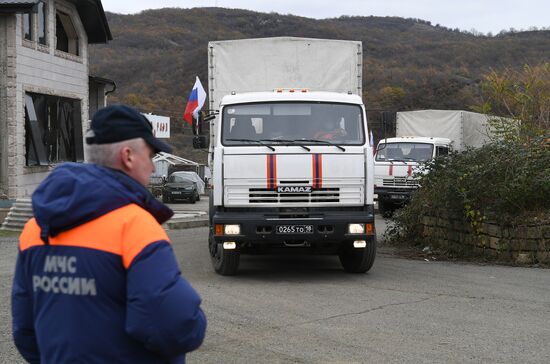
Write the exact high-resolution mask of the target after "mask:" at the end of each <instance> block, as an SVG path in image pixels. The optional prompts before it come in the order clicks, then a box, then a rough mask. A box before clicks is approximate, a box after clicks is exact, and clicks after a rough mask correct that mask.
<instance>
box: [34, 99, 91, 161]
mask: <svg viewBox="0 0 550 364" xmlns="http://www.w3.org/2000/svg"><path fill="white" fill-rule="evenodd" d="M81 120H82V119H81V111H80V100H74V99H68V98H63V97H59V96H49V95H41V94H31V93H27V94H26V95H25V130H26V134H25V135H26V140H25V149H26V164H27V166H33V165H49V164H53V163H58V162H64V161H72V162H82V161H83V160H84V152H83V138H82V121H81Z"/></svg>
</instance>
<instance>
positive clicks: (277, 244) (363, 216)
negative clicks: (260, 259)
mask: <svg viewBox="0 0 550 364" xmlns="http://www.w3.org/2000/svg"><path fill="white" fill-rule="evenodd" d="M274 210H275V209H274ZM353 223H358V224H372V227H373V228H372V232H371V234H367V233H365V234H350V233H349V232H348V225H349V224H353ZM216 224H239V225H240V230H241V231H240V234H239V235H224V234H220V235H215V234H214V240H215V241H216V242H217V243H224V242H236V243H237V246H238V249H239V250H240V251H241V253H264V252H265V253H272V252H274V251H277V252H283V251H290V250H292V251H293V252H297V251H299V250H301V251H302V252H304V253H305V252H307V253H311V252H315V253H319V254H335V253H337V252H338V251H339V248H340V247H341V245H342V244H345V243H351V244H353V242H354V241H358V240H359V241H360V240H364V241H366V242H367V244H369V243H373V242H374V241H375V233H376V232H375V229H374V209H373V208H372V206H365V208H364V209H361V210H353V211H345V210H330V209H326V210H320V209H319V210H316V211H308V212H305V213H304V212H301V213H298V212H297V213H289V214H283V213H279V212H278V211H249V212H246V211H244V212H243V211H231V210H229V209H227V210H225V211H216V212H215V213H214V214H213V215H212V226H211V229H212V232H214V231H215V225H216ZM293 227H294V228H293ZM282 230H287V231H286V232H282ZM293 230H301V232H297V231H294V232H292V231H293ZM290 248H291V249H290Z"/></svg>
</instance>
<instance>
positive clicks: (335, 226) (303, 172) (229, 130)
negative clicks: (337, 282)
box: [209, 89, 376, 275]
mask: <svg viewBox="0 0 550 364" xmlns="http://www.w3.org/2000/svg"><path fill="white" fill-rule="evenodd" d="M210 135H211V145H210V161H211V169H212V171H213V177H212V185H213V194H212V196H211V202H210V214H209V216H210V230H209V251H210V255H211V258H212V263H213V266H214V268H215V270H216V272H217V273H219V274H223V275H231V274H235V273H236V271H237V269H238V266H239V259H240V255H241V254H262V253H302V254H336V255H338V256H339V258H340V261H341V263H342V265H343V267H344V269H345V270H346V271H349V272H366V271H368V270H369V269H370V268H371V266H372V264H373V262H374V258H375V254H376V240H375V229H374V208H373V186H374V184H373V183H374V174H373V167H374V162H373V150H372V147H370V146H369V143H368V138H367V135H368V130H367V119H366V113H365V108H364V105H363V103H362V100H361V98H360V97H359V96H357V95H353V94H345V93H336V92H310V91H308V90H305V89H302V90H293V89H289V90H282V89H280V90H275V91H273V92H252V93H238V94H234V95H227V96H224V97H223V98H222V100H221V104H220V108H219V114H218V116H217V118H216V119H214V120H213V121H212V124H211V134H210Z"/></svg>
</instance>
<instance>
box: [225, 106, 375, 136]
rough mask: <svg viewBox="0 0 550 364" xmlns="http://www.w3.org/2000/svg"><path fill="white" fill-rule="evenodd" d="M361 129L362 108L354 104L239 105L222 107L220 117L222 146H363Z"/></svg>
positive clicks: (362, 126)
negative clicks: (332, 144)
mask: <svg viewBox="0 0 550 364" xmlns="http://www.w3.org/2000/svg"><path fill="white" fill-rule="evenodd" d="M363 130H364V121H363V113H362V109H361V107H360V106H359V105H355V104H340V103H329V102H326V103H323V102H264V103H254V104H239V105H229V106H226V107H225V108H224V110H223V116H222V142H223V144H224V145H261V144H268V145H278V144H279V145H280V144H285V143H286V144H289V143H291V144H307V145H315V144H327V142H330V143H336V144H338V145H363V144H364V141H365V137H364V131H363ZM330 143H328V144H330Z"/></svg>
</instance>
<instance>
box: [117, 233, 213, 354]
mask: <svg viewBox="0 0 550 364" xmlns="http://www.w3.org/2000/svg"><path fill="white" fill-rule="evenodd" d="M200 303H201V299H200V297H199V295H198V294H197V292H195V290H194V289H193V288H192V287H191V285H190V284H189V283H188V282H187V281H186V280H185V279H184V278H183V277H182V276H181V274H180V271H179V268H178V263H177V261H176V258H175V256H174V253H173V251H172V247H171V245H170V244H169V243H168V242H166V241H159V242H155V243H152V244H149V245H147V246H146V247H145V248H144V249H143V250H142V251H141V252H140V253H139V254H138V255H137V256H136V257H135V258H134V259H133V261H132V263H131V265H130V266H129V267H128V275H127V314H126V332H127V333H128V334H129V335H131V336H132V337H134V338H135V339H137V340H139V341H141V342H142V343H144V345H145V347H146V348H147V349H149V350H152V351H155V352H159V353H161V354H163V355H164V356H166V357H174V356H177V355H181V354H184V353H187V352H190V351H192V350H195V349H196V348H198V347H199V346H200V345H201V343H202V341H203V339H204V334H205V331H206V317H205V315H204V313H203V311H202V309H201V308H200Z"/></svg>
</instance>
